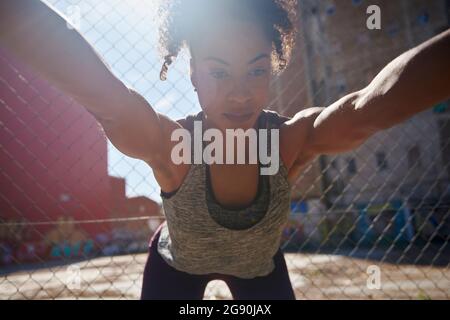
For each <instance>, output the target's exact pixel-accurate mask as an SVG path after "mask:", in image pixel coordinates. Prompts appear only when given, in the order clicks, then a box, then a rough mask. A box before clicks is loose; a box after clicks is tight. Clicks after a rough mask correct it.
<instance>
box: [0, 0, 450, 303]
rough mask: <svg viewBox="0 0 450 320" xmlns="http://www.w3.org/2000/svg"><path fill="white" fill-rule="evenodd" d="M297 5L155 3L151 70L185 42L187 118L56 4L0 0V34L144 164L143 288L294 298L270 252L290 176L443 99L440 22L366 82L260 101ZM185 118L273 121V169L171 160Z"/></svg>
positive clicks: (147, 295) (216, 123)
mask: <svg viewBox="0 0 450 320" xmlns="http://www.w3.org/2000/svg"><path fill="white" fill-rule="evenodd" d="M194 4H195V5H194ZM296 5H297V4H296V1H289V0H245V1H244V0H219V1H206V0H184V1H181V2H180V1H170V0H168V1H164V2H163V6H162V7H161V8H162V10H161V17H163V23H162V25H161V40H162V41H161V44H162V49H163V52H164V57H165V63H164V65H163V69H162V72H161V79H162V80H164V79H165V77H166V76H167V72H168V69H169V66H170V63H171V62H172V61H173V59H174V58H175V57H176V56H177V54H178V53H179V51H180V48H182V47H183V46H186V47H187V48H188V49H189V52H190V54H191V81H192V84H193V86H194V87H195V90H196V91H197V94H198V98H199V101H200V105H201V107H202V112H200V113H198V114H197V115H191V116H188V117H187V118H186V119H182V120H179V121H174V120H171V119H169V118H167V117H166V116H164V115H162V114H159V113H157V112H155V111H154V110H153V109H152V107H151V106H150V105H149V104H148V102H147V101H146V100H145V99H144V98H143V97H142V96H141V95H139V94H138V93H137V92H136V91H134V90H132V89H130V88H128V87H127V86H126V85H124V84H123V83H122V82H121V81H120V80H119V79H117V78H116V77H115V76H114V75H113V74H112V73H111V71H110V70H109V69H108V67H107V66H106V65H105V63H104V62H103V61H102V60H101V58H100V57H99V56H98V54H97V53H96V52H95V50H94V49H93V48H92V47H91V46H90V45H89V44H88V42H87V41H86V40H85V39H84V38H83V37H82V36H81V35H80V34H79V33H78V32H77V31H75V30H70V29H67V28H66V27H65V26H66V21H65V20H64V19H63V17H61V16H60V15H58V14H57V13H55V12H54V11H53V10H52V9H50V8H48V7H47V6H46V5H44V4H43V3H41V2H39V1H34V2H27V1H17V0H4V1H2V2H1V4H0V12H1V13H0V26H1V28H0V30H1V38H0V39H1V40H0V41H1V42H0V44H1V45H2V46H5V47H6V48H7V49H9V50H11V51H12V52H13V53H14V54H15V55H16V56H18V57H20V58H21V59H22V60H23V61H25V62H27V63H28V64H30V65H31V66H32V67H34V68H35V70H36V71H37V72H39V73H40V74H41V75H42V76H43V77H45V78H46V79H48V80H49V81H50V82H52V83H53V84H54V85H56V86H58V87H59V88H60V89H62V90H64V91H65V92H66V93H68V94H70V95H71V96H72V97H73V98H74V99H75V100H76V101H78V102H79V103H80V104H82V105H83V106H85V107H86V109H87V110H88V111H89V112H91V113H92V114H93V115H94V116H95V117H96V119H97V120H98V121H99V123H100V124H101V125H102V126H103V128H104V130H105V133H106V134H107V136H108V138H109V139H110V140H111V142H112V143H113V144H114V145H115V146H116V147H117V148H118V149H119V150H121V151H122V152H123V153H125V154H127V155H128V156H131V157H134V158H138V159H142V160H143V161H145V162H146V163H148V165H149V166H150V167H151V168H152V169H153V172H154V174H155V178H156V180H157V182H158V183H159V185H160V187H161V190H162V191H161V196H162V199H163V206H164V210H165V213H166V221H167V223H164V224H162V225H161V226H160V228H159V229H158V231H157V232H156V233H155V235H154V236H153V238H152V241H151V243H150V253H149V259H148V262H147V265H146V267H145V272H144V280H143V289H142V295H141V297H142V299H201V298H202V297H203V293H204V289H205V287H206V285H207V283H208V282H209V281H211V280H213V279H222V280H224V281H226V283H227V284H228V286H229V288H230V290H231V293H232V295H233V297H234V298H235V299H295V296H294V292H293V289H292V286H291V283H290V280H289V275H288V271H287V268H286V263H285V261H284V258H283V255H282V253H281V251H280V250H279V246H280V239H281V232H282V229H283V225H284V223H285V222H286V219H287V216H288V213H289V189H290V185H291V183H292V182H293V181H294V180H295V179H296V177H297V176H298V175H299V174H300V172H301V171H302V169H303V168H304V167H305V165H306V164H307V163H308V162H310V161H311V160H312V159H314V158H315V157H316V156H318V155H320V154H337V153H341V152H347V151H350V150H352V149H354V148H356V147H358V146H359V145H361V144H362V143H363V142H364V141H365V140H366V139H368V138H369V137H370V136H371V135H373V134H374V133H376V132H378V131H380V130H384V129H386V128H389V127H392V126H394V125H396V124H398V123H400V122H402V121H404V120H406V119H408V118H409V117H411V116H413V115H414V114H416V113H418V112H421V111H423V110H425V109H426V108H429V107H431V106H432V105H434V104H436V103H438V102H440V101H443V100H445V99H448V97H449V95H450V84H449V80H448V79H449V78H450V77H448V75H449V74H450V63H449V61H450V59H447V57H448V56H450V45H449V39H450V36H449V34H450V33H449V32H448V31H447V32H445V33H443V34H441V35H439V36H437V37H435V38H433V39H431V40H429V41H427V42H426V43H424V44H422V45H420V46H418V47H416V48H413V49H411V50H410V51H408V52H406V53H404V54H403V55H401V56H399V57H398V58H397V59H395V60H394V61H392V62H391V63H390V64H388V65H387V66H386V67H385V68H384V69H383V70H382V71H381V72H380V74H378V75H377V77H376V78H375V79H374V80H373V81H372V82H371V83H370V84H369V85H368V86H367V87H366V88H363V89H362V90H360V91H357V92H353V93H350V94H348V95H347V96H345V97H343V98H342V99H340V100H339V101H337V102H335V103H334V104H332V105H330V106H329V107H327V108H309V109H305V110H303V111H301V112H299V113H297V114H296V115H295V116H294V117H293V118H292V119H288V118H284V117H282V116H280V115H278V114H277V113H275V112H270V111H267V110H265V109H264V108H265V107H266V106H267V103H268V91H269V83H270V80H271V77H272V76H273V75H276V74H278V73H280V72H281V71H283V70H284V69H285V68H286V66H287V64H288V62H289V57H290V54H291V50H292V48H293V45H294V39H295V15H293V14H292V13H294V12H295V9H296ZM419 77H420V79H421V81H420V82H419V81H417V79H418V78H419ZM195 121H198V122H199V123H201V124H202V128H203V129H205V130H207V129H216V130H218V131H219V132H221V133H225V132H226V130H227V129H278V130H279V131H275V132H278V134H279V144H278V145H277V146H278V147H279V148H278V150H279V161H280V166H279V170H278V171H277V172H276V173H275V174H272V175H261V174H260V169H261V167H262V161H260V160H261V159H259V158H258V162H257V163H249V161H246V163H245V165H242V164H236V161H234V162H233V163H232V164H228V163H227V164H218V163H205V162H202V163H201V164H196V163H193V164H191V163H175V161H173V153H172V151H173V150H174V148H176V146H177V143H178V142H177V141H172V139H171V136H172V133H173V132H174V131H175V130H176V129H180V128H185V129H187V130H188V132H189V133H194V131H195V123H196V122H195ZM216 132H217V131H216ZM269 132H271V131H270V130H269ZM194 144H195V142H194ZM258 146H260V144H259V143H258ZM245 147H246V149H245V150H246V151H249V150H250V148H251V147H252V146H251V145H250V143H247V144H246V145H245ZM268 148H269V149H270V144H268ZM193 149H194V148H191V151H192V150H193ZM222 151H223V154H224V155H225V154H229V153H230V152H231V151H230V150H228V149H227V148H224V149H223V150H222ZM269 151H270V150H269ZM271 151H273V152H274V153H277V150H276V149H274V150H271ZM216 152H219V153H220V150H219V149H217V150H216ZM258 154H259V153H258ZM236 156H238V155H236V153H235V154H234V156H232V157H231V158H234V160H236ZM246 160H247V159H246Z"/></svg>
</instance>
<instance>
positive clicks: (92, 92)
mask: <svg viewBox="0 0 450 320" xmlns="http://www.w3.org/2000/svg"><path fill="white" fill-rule="evenodd" d="M0 46H2V47H4V48H5V49H6V50H8V51H10V52H11V53H12V54H14V55H15V56H16V57H18V58H19V59H20V60H21V61H23V62H25V63H26V64H28V65H30V66H31V67H32V68H33V69H34V70H35V71H36V72H37V73H39V74H40V75H41V76H42V77H43V78H45V79H46V80H48V81H49V82H50V83H52V84H53V85H55V86H56V87H58V88H59V89H61V90H62V91H64V92H65V93H67V94H68V95H70V96H71V97H72V98H73V99H74V100H75V101H77V102H78V103H80V104H81V105H83V106H84V107H85V108H86V109H87V110H88V111H89V112H90V113H92V114H93V115H94V116H95V117H96V119H97V120H98V121H99V122H100V123H101V125H102V126H103V128H104V130H105V132H106V134H107V136H108V137H109V138H110V140H111V142H112V143H113V144H114V145H115V146H116V147H117V148H118V149H119V150H120V151H122V152H123V153H125V154H127V155H129V156H131V157H134V158H138V159H142V160H144V161H146V162H147V163H149V164H150V165H151V166H152V167H154V169H155V167H156V168H158V167H160V166H163V165H164V164H165V162H166V161H167V159H166V158H167V157H166V156H165V154H166V150H165V147H168V144H169V142H170V133H171V132H172V130H173V129H174V128H177V127H178V125H177V124H176V123H175V122H174V121H171V120H170V119H168V118H167V117H165V116H163V115H161V114H159V113H157V112H155V111H154V110H153V108H152V107H151V106H150V105H149V103H148V102H147V101H146V100H145V99H144V98H143V97H142V96H141V95H140V94H138V93H137V92H136V91H134V90H132V89H131V88H128V87H127V86H126V85H125V84H124V83H122V82H121V81H120V80H119V79H118V78H117V77H115V76H114V74H113V73H112V72H111V70H110V68H109V67H108V65H107V64H106V63H105V62H104V61H103V60H102V58H101V57H100V56H99V54H98V53H97V52H96V51H95V50H94V48H93V47H92V46H91V45H90V44H89V42H88V41H87V40H86V39H85V38H84V37H83V36H82V35H81V34H80V33H79V32H78V31H77V30H75V29H71V28H68V27H67V21H66V19H65V18H64V17H63V15H61V14H60V13H59V12H57V11H56V10H55V9H53V8H51V7H49V6H48V5H46V4H45V3H43V2H41V1H36V0H1V1H0ZM165 142H167V143H165ZM169 154H170V153H169Z"/></svg>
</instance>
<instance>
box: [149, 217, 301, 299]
mask: <svg viewBox="0 0 450 320" xmlns="http://www.w3.org/2000/svg"><path fill="white" fill-rule="evenodd" d="M160 231H161V226H160V227H159V228H158V230H157V231H156V232H155V234H154V235H153V237H152V239H151V241H150V247H149V256H148V259H147V263H146V265H145V270H144V279H143V285H142V292H141V299H142V300H201V299H203V295H204V292H205V288H206V286H207V284H208V283H209V282H210V281H212V280H223V281H225V283H226V284H227V285H228V288H229V289H230V291H231V294H232V295H233V298H234V299H236V300H272V299H273V300H295V295H294V292H293V289H292V285H291V282H290V280H289V273H288V270H287V267H286V261H285V260H284V256H283V253H282V252H281V250H278V252H277V253H276V255H275V257H274V262H275V269H274V271H273V272H272V273H270V274H269V275H267V276H264V277H256V278H254V279H241V278H238V277H234V276H230V275H222V274H207V275H193V274H189V273H185V272H182V271H178V270H177V269H175V268H173V267H172V266H170V265H168V264H167V263H166V262H165V261H164V259H163V258H162V257H161V256H160V255H159V253H158V250H157V246H158V239H159V235H160Z"/></svg>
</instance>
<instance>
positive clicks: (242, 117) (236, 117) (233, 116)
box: [223, 112, 253, 122]
mask: <svg viewBox="0 0 450 320" xmlns="http://www.w3.org/2000/svg"><path fill="white" fill-rule="evenodd" d="M223 116H224V117H225V118H227V119H228V120H230V121H233V122H245V121H248V120H250V119H251V118H252V116H253V112H252V113H242V114H240V113H224V114H223Z"/></svg>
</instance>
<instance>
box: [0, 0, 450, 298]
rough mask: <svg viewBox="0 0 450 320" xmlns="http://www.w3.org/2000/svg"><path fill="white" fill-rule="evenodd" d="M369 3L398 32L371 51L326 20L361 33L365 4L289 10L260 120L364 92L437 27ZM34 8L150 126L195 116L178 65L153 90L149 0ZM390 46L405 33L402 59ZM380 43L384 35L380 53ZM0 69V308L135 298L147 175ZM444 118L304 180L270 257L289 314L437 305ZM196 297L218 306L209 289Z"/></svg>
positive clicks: (14, 70) (30, 76) (447, 249)
mask: <svg viewBox="0 0 450 320" xmlns="http://www.w3.org/2000/svg"><path fill="white" fill-rule="evenodd" d="M375 2H377V3H378V4H379V5H380V7H381V9H382V10H385V8H386V11H387V12H386V16H389V14H390V12H391V11H389V10H393V9H392V6H394V5H393V4H392V3H393V2H396V3H397V5H396V6H395V7H396V8H397V7H399V8H400V9H399V10H401V11H400V12H402V13H405V12H409V14H410V16H412V18H410V20H408V19H409V18H405V17H403V18H402V19H406V21H410V22H411V21H412V22H411V23H410V24H409V25H407V26H406V27H405V26H404V25H402V24H400V25H398V26H397V27H396V26H395V24H394V25H392V24H389V25H387V26H386V27H385V28H384V27H383V28H384V29H382V30H379V31H378V33H377V34H376V35H375V36H374V34H373V33H370V32H369V31H368V30H365V32H362V33H360V34H358V33H357V32H356V31H353V29H352V25H350V24H346V23H345V21H342V16H340V17H339V18H340V19H341V20H339V21H341V22H342V24H340V27H339V28H340V33H339V30H337V29H339V28H337V27H335V28H330V27H329V26H330V25H332V19H337V18H336V15H339V14H342V13H341V12H342V11H343V10H344V9H346V6H350V7H351V6H353V9H348V8H347V9H348V11H349V12H352V11H351V10H359V11H358V12H360V13H361V19H360V20H358V21H365V19H366V18H367V15H366V12H365V9H364V8H365V7H367V6H368V4H366V3H365V1H348V3H346V4H343V5H342V6H343V7H341V5H338V4H335V2H333V1H316V2H311V1H306V0H305V1H300V8H301V9H300V15H299V17H300V20H301V22H300V29H301V30H300V33H299V41H298V50H297V51H296V53H295V54H296V55H295V56H294V58H293V62H292V64H291V66H290V67H289V68H288V70H286V72H285V74H284V75H282V76H281V77H280V78H279V79H275V80H274V83H273V84H272V86H271V90H272V91H273V101H272V104H271V108H273V109H275V110H276V111H278V112H280V113H281V114H285V115H289V116H292V115H293V114H294V113H295V112H297V111H299V110H300V109H303V108H304V107H308V106H312V105H328V104H329V103H331V102H333V101H335V100H336V99H337V98H339V97H340V96H342V94H345V93H348V92H351V91H350V90H356V89H358V88H361V87H363V86H364V85H367V83H368V82H367V81H370V78H371V77H373V76H374V75H375V71H376V70H380V67H382V66H383V65H384V64H386V63H387V62H389V61H390V60H391V59H392V58H394V57H395V56H396V55H398V54H399V53H401V52H402V51H405V50H406V49H408V47H411V45H412V44H413V43H415V42H419V43H420V42H421V41H423V40H425V39H428V38H429V37H431V36H432V35H433V34H434V33H435V32H436V27H435V26H436V25H439V26H440V22H439V21H437V20H439V18H438V17H436V15H434V13H433V12H434V11H433V9H429V8H428V7H427V5H426V3H428V6H430V5H429V3H432V5H431V6H437V7H439V6H440V5H441V4H442V5H444V3H445V1H430V2H428V1H427V2H424V1H422V2H420V1H419V2H420V4H421V7H420V6H419V7H420V8H422V9H420V10H422V11H420V12H419V13H418V14H411V12H410V11H408V7H405V2H402V1H391V2H389V3H390V4H389V5H387V4H386V3H387V2H384V1H375ZM48 3H50V4H51V5H53V6H54V7H55V8H57V9H58V10H59V11H60V12H62V13H63V14H65V15H66V16H67V17H68V19H69V20H70V21H71V23H72V26H75V27H76V28H77V29H78V30H79V31H80V32H81V33H82V34H83V36H85V37H86V39H88V40H89V42H90V43H91V44H92V45H93V46H94V47H95V48H96V50H97V51H98V52H99V54H100V55H101V56H102V57H103V58H104V60H105V61H106V62H107V63H108V64H109V66H110V67H111V68H112V70H113V71H114V73H115V74H116V75H117V76H118V77H119V78H120V79H121V80H123V81H124V82H125V83H127V84H129V85H130V86H132V87H133V88H135V89H136V90H137V91H138V92H139V93H141V94H142V95H143V96H144V97H145V98H146V99H148V101H150V103H151V104H152V106H153V107H154V108H155V109H156V110H157V111H159V112H161V113H164V114H167V115H168V116H170V117H171V118H172V119H180V118H182V117H185V116H186V115H187V114H192V113H197V112H198V111H200V110H201V109H200V106H199V103H198V101H197V98H196V96H195V95H194V91H193V88H192V86H191V83H190V79H189V72H188V61H189V60H188V55H187V53H186V52H184V53H182V55H181V56H180V57H179V58H178V59H177V61H176V62H175V63H174V65H173V66H172V67H171V70H170V71H169V77H168V81H166V82H161V81H159V71H160V68H161V64H162V61H161V59H160V58H159V57H158V55H157V50H156V44H157V38H158V32H157V16H156V14H155V12H156V6H157V2H156V1H153V0H149V1H144V0H127V1H103V0H102V1H87V0H86V1H83V0H74V1H61V0H51V1H48ZM402 6H403V7H402ZM355 8H356V9H355ZM358 8H359V9H358ZM427 8H428V9H427ZM439 8H440V7H439ZM447 9H448V8H447ZM427 10H428V11H427ZM344 11H345V10H344ZM394 11H395V10H394ZM424 12H425V13H424ZM430 12H431V13H430ZM383 14H384V11H383ZM329 20H331V22H330V21H329ZM327 21H328V22H327ZM402 21H403V22H404V20H402ZM436 21H437V22H436ZM327 23H328V24H329V25H328V27H327ZM334 23H336V22H334ZM445 23H447V27H448V21H446V22H445ZM416 24H419V26H422V28H421V29H420V28H419V29H417V28H415V27H416ZM444 26H445V24H444ZM68 27H71V25H68ZM327 28H328V29H327ZM361 28H362V29H364V28H365V26H363V27H361ZM402 28H404V29H405V28H406V31H402V30H403V29H402ZM411 30H412V31H411ZM402 32H405V33H406V34H408V33H410V39H409V40H410V41H409V42H407V43H406V44H404V43H403V44H402V41H401V40H400V39H403V38H400V35H399V34H402ZM411 33H412V34H413V36H414V39H415V40H411ZM344 34H345V35H346V36H345V37H344V36H343V35H344ZM380 34H385V35H386V34H388V36H386V37H387V38H386V39H387V40H386V41H385V42H379V38H377V37H379V36H380ZM336 36H339V37H341V38H340V42H333V41H332V40H333V39H334V38H333V37H336ZM396 36H398V38H397V39H396V38H395V37H396ZM352 39H359V40H360V42H357V43H355V42H354V41H352ZM411 41H412V42H411ZM362 44H364V46H365V50H366V51H367V52H371V54H369V55H365V52H366V51H364V50H363V49H361V47H360V46H361V45H362ZM355 52H360V53H361V55H360V56H355V55H354V53H355ZM361 59H364V60H363V61H364V63H362V62H361V61H362V60H361ZM0 61H1V62H0V112H1V137H0V157H1V158H0V163H1V167H0V174H1V179H2V183H1V188H0V190H1V191H0V259H1V260H0V298H1V299H68V298H69V299H72V298H74V299H84V298H86V299H89V298H102V299H136V298H138V297H139V295H140V289H141V285H142V273H143V269H144V265H145V262H146V259H147V253H146V252H147V245H148V240H149V239H150V237H151V235H152V234H153V232H154V231H155V230H156V228H157V227H158V225H160V223H161V222H162V221H163V220H164V216H163V211H162V208H161V205H160V203H161V201H160V197H159V192H160V189H159V187H158V185H157V183H156V181H155V179H154V177H153V174H152V172H151V170H150V169H149V168H148V167H147V166H146V165H145V164H143V163H142V162H140V161H136V160H133V159H131V158H127V157H125V156H124V155H122V154H121V153H120V152H118V150H116V149H115V148H114V147H113V146H112V145H111V144H110V143H109V142H108V141H107V139H106V137H105V136H104V134H103V132H102V130H101V128H100V126H99V125H98V124H97V122H96V121H95V119H93V117H92V116H91V115H90V114H89V113H88V112H86V111H85V110H84V108H83V107H82V106H80V105H78V104H77V103H76V102H74V101H73V100H72V99H71V98H70V97H68V96H67V95H66V94H65V93H64V92H61V91H59V90H58V89H56V88H55V87H53V86H51V85H50V84H48V83H47V82H45V81H44V80H43V79H41V78H39V77H38V76H37V75H36V74H35V73H33V71H32V70H31V69H30V68H29V67H27V66H26V65H24V64H22V63H21V62H20V61H19V60H17V59H16V58H15V57H14V56H11V55H10V54H9V53H8V52H7V51H6V50H4V49H3V48H1V47H0ZM69 71H70V70H67V72H69ZM364 75H365V76H366V77H365V76H364ZM443 81H445V80H444V79H443ZM292 88H294V89H292ZM299 106H302V107H299ZM449 119H450V111H449V103H448V102H443V103H441V104H439V105H438V106H435V107H434V108H432V109H430V110H428V111H426V112H424V113H422V114H419V115H417V116H415V117H413V118H411V119H410V120H408V121H407V122H405V123H404V124H401V125H398V126H396V127H394V128H391V129H389V130H385V131H383V132H380V133H379V134H376V135H375V136H373V137H371V138H370V139H369V140H368V141H367V142H366V143H365V144H364V145H362V146H361V147H360V148H358V149H356V150H354V151H352V152H349V153H346V154H341V155H337V156H320V157H318V158H317V159H316V160H314V161H313V162H311V163H310V164H309V165H308V166H307V167H306V168H305V169H304V171H303V173H302V174H301V176H300V177H299V179H298V182H297V183H296V184H295V185H294V187H293V190H292V204H291V216H290V220H289V223H288V225H286V228H285V230H284V233H283V243H282V248H283V250H284V252H285V257H286V261H287V263H288V268H289V272H290V278H291V282H292V284H293V286H294V289H295V293H296V296H297V298H298V299H361V298H363V299H364V298H374V299H448V298H449V295H450V270H449V260H450V246H449V234H450V217H449V213H450V206H449V205H450V183H449V181H450V180H449V175H450V166H449V160H450V147H449V143H450V122H449ZM205 298H207V299H230V298H231V294H230V292H229V290H228V289H227V287H226V285H225V283H223V282H221V281H213V282H211V283H210V284H209V285H208V287H207V289H206V291H205Z"/></svg>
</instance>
